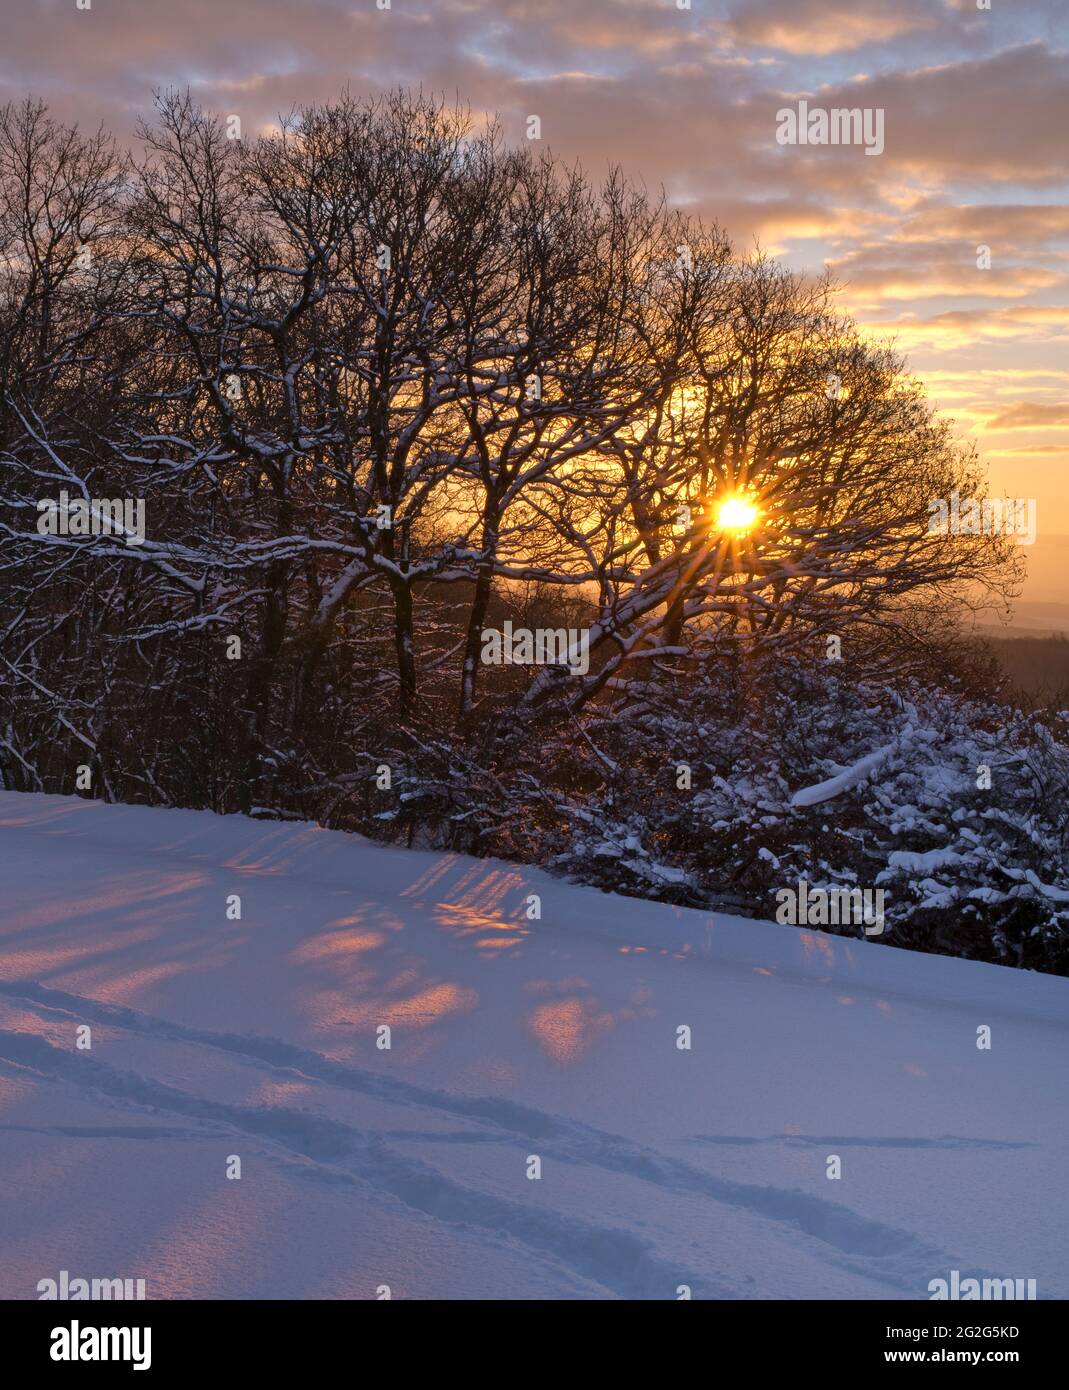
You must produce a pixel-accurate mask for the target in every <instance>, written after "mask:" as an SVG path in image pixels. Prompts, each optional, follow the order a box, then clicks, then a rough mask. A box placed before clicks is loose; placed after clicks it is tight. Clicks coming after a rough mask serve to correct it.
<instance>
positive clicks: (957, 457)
mask: <svg viewBox="0 0 1069 1390" xmlns="http://www.w3.org/2000/svg"><path fill="white" fill-rule="evenodd" d="M233 133H234V132H233V131H232V130H231V129H230V126H229V124H228V122H227V121H226V119H225V118H221V117H216V116H213V115H211V114H209V113H206V112H204V111H202V110H200V109H199V108H198V107H197V106H196V105H195V104H194V103H193V102H192V101H191V99H190V98H189V96H188V95H184V94H181V93H170V94H167V95H165V96H163V97H161V98H160V99H159V100H158V102H157V109H156V112H155V115H154V117H153V118H152V120H151V122H149V123H146V124H144V125H143V126H142V127H141V129H140V130H139V132H138V134H137V139H136V140H135V142H134V144H133V147H132V148H131V149H126V148H125V147H122V146H120V145H119V144H118V143H116V142H115V141H114V140H113V139H112V137H111V136H109V135H108V134H107V133H106V132H103V131H101V132H98V133H96V134H94V135H86V134H83V133H80V132H79V131H77V130H71V129H67V128H65V127H63V126H62V125H60V124H58V123H56V122H54V121H53V120H52V119H51V118H50V116H49V115H48V112H47V110H46V109H45V108H44V107H43V106H42V105H41V104H40V103H38V102H34V101H32V100H28V101H27V102H25V103H24V104H21V105H17V106H8V107H6V108H3V110H0V538H2V540H0V548H2V555H0V770H2V775H3V780H4V783H5V785H7V786H9V787H20V788H24V789H44V790H62V791H72V790H74V789H75V787H76V785H77V783H76V776H77V771H76V770H77V769H78V768H83V769H84V768H88V769H89V786H90V788H91V790H92V793H93V794H95V795H103V796H108V797H113V798H115V799H122V800H144V801H150V802H157V803H161V804H181V805H192V806H208V807H211V808H213V809H215V810H219V811H230V810H235V809H240V810H245V811H249V810H257V809H258V808H261V809H263V810H264V811H269V812H271V813H273V814H287V815H300V816H308V817H314V818H318V819H320V820H322V821H323V822H324V823H329V824H338V825H353V826H359V827H361V828H364V829H372V830H375V829H376V828H378V829H379V830H380V831H383V832H386V833H390V831H391V828H392V827H395V826H397V825H398V824H404V825H406V826H407V827H408V829H409V831H410V832H411V833H415V831H414V829H413V827H420V828H421V829H420V833H422V834H427V835H430V836H431V837H432V838H434V839H435V842H438V843H444V842H449V843H462V844H464V845H465V847H469V848H475V849H480V848H485V844H486V832H485V826H482V828H480V825H481V821H480V817H479V816H478V815H474V814H472V813H470V812H463V813H461V812H459V811H458V810H457V807H456V806H455V805H454V804H452V803H451V802H450V799H449V797H448V796H447V795H446V794H445V792H444V791H443V788H445V787H447V786H448V785H449V784H450V783H451V782H455V781H457V780H458V779H459V782H463V781H464V779H465V778H468V779H469V781H470V782H471V784H472V785H474V782H475V781H476V780H479V781H480V785H482V781H481V780H480V779H485V778H490V779H491V780H493V779H495V778H496V779H497V781H498V785H499V786H501V787H502V788H504V787H505V786H506V784H507V785H508V786H511V787H513V788H515V787H516V786H517V785H518V783H517V780H516V779H517V778H521V777H522V778H525V779H527V778H529V779H532V781H531V786H537V790H538V792H539V794H541V793H542V792H545V793H546V795H550V793H549V791H548V790H547V788H548V787H549V786H550V784H551V783H552V781H553V778H554V776H556V773H555V772H554V770H553V769H554V767H555V762H554V759H555V752H554V750H559V749H561V748H567V749H568V755H569V768H568V771H567V773H566V774H562V775H566V778H570V779H577V781H576V785H590V786H593V785H596V784H598V782H599V779H604V778H606V777H607V776H609V773H610V770H611V768H610V764H611V765H612V766H616V767H618V759H617V758H607V757H606V756H605V755H603V754H602V752H601V751H600V750H599V748H598V747H597V746H596V744H595V742H594V740H593V739H592V738H591V734H590V730H591V727H592V726H593V724H594V723H600V724H604V721H605V720H606V719H608V720H609V721H610V722H611V721H614V720H615V721H626V720H631V719H632V718H633V716H634V714H635V712H636V711H638V710H643V709H650V708H654V709H655V708H657V707H658V704H659V702H661V701H663V700H665V699H669V700H670V701H671V702H675V701H677V700H678V699H680V698H682V700H683V702H684V704H685V703H686V700H687V698H688V697H687V691H688V689H690V688H691V687H692V686H694V683H695V682H698V681H700V680H703V679H705V676H706V675H707V673H708V672H709V670H710V668H711V666H712V665H713V664H716V663H723V662H725V661H728V662H730V663H732V664H733V668H734V666H736V665H738V663H740V662H741V663H742V664H743V666H744V667H745V669H746V671H747V672H748V673H749V675H748V680H749V681H750V682H751V700H752V702H753V709H754V710H758V711H759V710H760V708H761V702H762V699H763V696H762V688H763V685H762V682H763V679H764V678H763V676H762V674H761V673H762V671H768V670H769V669H771V667H770V663H771V664H772V665H774V664H775V663H782V662H784V661H786V660H788V659H791V660H800V661H802V662H803V663H815V662H823V661H827V660H829V659H833V660H837V661H839V662H840V663H841V666H840V667H839V669H840V670H841V671H842V672H844V673H846V675H847V676H849V678H850V679H854V680H858V681H860V680H862V679H865V678H868V679H872V678H875V679H877V680H879V681H884V682H887V683H893V682H895V681H899V680H903V679H907V678H910V679H911V678H914V677H917V676H918V675H919V676H927V677H934V676H937V675H938V676H940V677H941V676H943V675H945V673H946V672H947V671H948V670H954V671H957V672H958V675H959V676H960V677H961V678H962V679H963V680H965V681H966V682H967V683H968V682H972V683H973V686H974V688H977V689H978V688H979V686H977V685H976V682H977V681H980V680H981V679H982V674H981V673H980V672H979V668H978V667H977V666H976V663H975V661H974V660H973V659H972V658H971V657H969V656H968V654H967V653H965V652H964V651H962V652H960V653H959V645H960V644H959V643H958V641H957V639H956V638H955V636H954V633H955V631H956V624H957V619H958V617H959V615H960V613H961V611H962V610H963V608H965V607H966V606H968V605H969V604H975V603H976V602H978V601H979V599H980V598H983V597H985V596H986V598H987V599H990V598H991V596H992V595H994V596H998V595H1000V594H1004V593H1006V592H1007V591H1008V590H1009V589H1010V587H1011V586H1012V584H1013V583H1014V582H1015V579H1016V578H1017V565H1016V561H1015V560H1014V558H1013V556H1014V551H1015V547H1013V545H1012V544H1011V543H1009V542H1007V541H1006V540H1005V538H1003V537H999V536H978V537H955V536H946V535H941V534H934V533H932V532H930V531H929V530H928V526H927V522H928V516H929V511H930V503H931V502H932V501H933V500H934V499H939V498H947V497H949V496H950V494H951V493H952V492H954V491H957V492H958V493H959V494H960V495H962V496H968V495H972V494H977V493H980V492H982V490H983V476H982V471H981V469H980V468H979V466H978V463H977V460H976V458H975V456H974V455H973V454H972V452H971V451H970V450H969V449H967V448H965V447H963V446H962V445H961V444H959V443H958V442H956V440H955V439H954V437H953V434H952V433H951V431H950V429H949V427H948V426H947V424H946V423H945V422H943V421H940V420H939V419H937V418H936V417H935V416H934V414H933V412H932V411H931V409H930V408H929V406H928V404H927V403H926V401H925V398H924V394H923V391H922V389H921V388H920V386H919V385H918V384H917V383H916V382H915V381H914V380H912V379H911V378H910V377H909V376H908V375H907V374H906V373H905V371H904V369H903V364H902V362H901V361H900V359H899V358H898V357H897V356H896V355H895V353H894V352H893V351H892V350H891V349H890V348H888V347H885V346H881V345H878V344H873V343H871V342H868V341H866V340H865V339H863V338H862V337H861V336H860V335H859V333H858V332H857V331H856V329H855V328H854V326H853V325H852V324H851V323H850V322H849V321H848V320H847V319H846V318H844V317H843V316H842V315H841V314H839V313H838V312H837V311H836V308H835V292H834V287H833V286H832V285H831V283H830V282H828V281H827V280H821V281H818V282H812V281H810V280H806V279H804V278H803V277H800V276H796V275H793V274H791V273H789V272H788V271H786V270H785V269H783V268H782V267H781V266H779V265H777V264H775V263H774V262H772V261H770V260H769V259H767V258H766V257H764V256H762V255H760V254H754V255H748V256H743V255H739V254H737V253H736V252H735V251H733V249H732V247H731V246H730V245H729V243H728V241H727V239H726V238H725V236H724V235H723V233H722V232H721V231H720V229H719V228H717V227H716V226H703V225H701V224H700V223H698V222H695V221H693V220H689V219H687V218H685V217H683V216H681V215H680V214H678V213H676V212H673V211H672V210H670V209H669V208H668V207H667V206H666V204H665V202H664V200H663V199H661V198H658V197H654V196H652V195H650V194H649V193H648V192H647V191H646V190H644V189H642V188H639V187H636V186H634V185H633V184H631V183H629V182H628V181H627V180H626V179H625V178H624V177H623V176H622V175H621V174H620V173H618V172H612V173H610V174H609V176H608V177H607V178H606V179H605V180H604V181H603V182H602V183H600V184H595V183H593V182H592V181H591V180H590V179H589V178H587V177H586V176H585V174H584V173H583V172H582V171H581V170H579V169H577V168H574V167H569V166H565V165H563V164H561V163H560V162H558V161H556V160H554V159H553V158H552V157H551V156H549V155H548V154H544V153H541V152H540V150H539V148H538V147H537V146H535V145H534V144H526V145H525V146H524V147H523V148H519V149H517V148H509V147H507V146H506V145H505V143H504V142H503V140H502V138H501V136H500V133H499V131H498V130H497V129H496V128H495V127H494V126H493V125H490V126H485V125H479V124H475V123H473V122H472V121H471V120H470V119H469V117H468V116H467V115H466V114H465V113H464V112H462V111H459V110H456V109H453V108H450V107H448V106H446V105H444V104H442V103H440V102H437V101H434V100H430V99H428V98H426V97H423V96H413V95H410V94H406V93H403V92H398V93H395V94H393V95H391V96H389V97H387V98H385V99H382V100H378V101H369V102H363V101H357V100H354V99H352V98H350V97H348V96H345V97H343V98H341V99H339V100H338V101H336V102H331V103H327V104H324V105H320V106H312V107H307V108H302V109H300V110H298V111H296V112H294V113H293V115H292V116H291V117H290V118H289V119H288V120H286V121H284V122H282V124H281V126H280V128H279V129H278V130H277V131H275V132H274V133H272V134H269V135H264V136H260V137H258V138H255V139H252V138H247V139H241V138H237V139H232V138H230V135H231V134H233ZM62 494H65V495H66V498H67V499H68V502H69V501H70V500H71V499H78V500H79V501H80V502H81V503H84V506H85V509H86V510H87V512H90V513H91V514H93V515H94V516H97V515H103V514H105V513H106V511H107V509H106V508H103V509H102V508H101V506H100V504H101V502H107V501H117V500H122V499H127V500H133V501H140V500H143V501H144V525H145V534H144V538H143V540H141V541H140V543H130V542H131V541H132V540H140V538H134V537H131V536H130V535H128V534H123V532H122V530H121V529H118V530H116V529H114V528H113V529H112V530H111V531H110V532H109V531H108V530H107V528H101V529H100V533H99V534H92V533H90V534H81V532H80V529H79V528H77V527H75V526H64V527H57V526H55V525H50V526H47V527H44V526H42V524H41V523H42V516H43V512H42V507H43V506H44V505H45V504H47V502H48V501H49V500H51V502H52V504H53V508H54V507H55V503H56V500H57V499H59V498H60V497H61V495H62ZM732 497H736V498H741V499H744V500H745V501H746V502H747V504H748V505H750V506H752V507H753V508H754V509H755V521H754V524H753V525H752V527H749V528H747V529H745V530H743V529H731V528H729V527H728V528H726V527H724V526H722V525H721V524H720V523H719V520H718V518H719V509H720V507H721V505H722V503H723V502H724V501H725V500H726V499H728V498H732ZM53 515H55V513H54V512H53ZM94 529H97V528H94ZM506 619H508V620H510V621H512V622H514V623H516V624H518V625H522V626H525V627H528V628H531V629H536V628H546V627H548V628H553V629H558V628H562V627H564V628H568V629H570V630H571V632H572V634H573V635H574V636H575V637H576V638H577V639H580V640H581V644H582V648H583V651H584V653H586V654H587V656H588V660H587V661H586V662H585V663H584V666H585V669H584V668H583V667H580V666H579V665H576V664H573V665H572V666H568V665H566V664H562V663H560V662H557V663H555V664H548V665H547V664H544V665H541V666H534V667H526V666H517V665H512V666H509V665H504V666H491V665H486V664H485V663H484V661H483V660H482V657H483V653H484V633H485V632H486V631H487V629H488V628H492V627H495V626H500V625H501V624H502V623H503V622H504V621H505V620H506ZM703 673H704V674H703ZM695 688H696V687H695ZM641 752H642V756H646V755H647V754H648V753H651V752H653V753H655V752H656V750H655V749H653V750H651V749H646V750H641ZM521 764H522V772H521V770H520V765H521ZM580 764H581V766H580ZM402 767H403V768H404V769H406V770H407V771H406V773H405V775H406V776H407V777H409V779H410V780H409V783H408V790H407V792H406V793H405V795H406V796H407V797H408V799H407V800H403V801H398V800H397V799H396V797H397V795H398V793H396V791H394V792H392V793H390V794H392V795H394V796H395V800H394V801H393V802H392V803H391V802H389V801H388V799H387V800H384V796H385V795H386V792H387V790H388V789H386V788H384V787H381V786H380V785H379V782H386V783H389V784H390V786H391V787H393V788H396V786H397V785H398V780H404V779H403V778H401V779H395V778H394V776H393V772H394V770H397V769H400V768H402ZM476 767H477V768H478V770H479V771H478V777H476V774H475V771H474V769H475V768H476ZM382 768H385V769H386V772H385V773H383V772H382V771H381V769H382ZM419 775H423V776H424V779H425V785H424V787H423V789H422V791H421V790H419V789H418V788H416V787H415V786H414V785H413V784H412V781H411V778H413V777H418V776H419ZM83 776H84V774H83ZM524 785H527V784H526V783H525V784H524ZM529 789H530V788H529ZM491 843H495V842H493V841H492V838H491Z"/></svg>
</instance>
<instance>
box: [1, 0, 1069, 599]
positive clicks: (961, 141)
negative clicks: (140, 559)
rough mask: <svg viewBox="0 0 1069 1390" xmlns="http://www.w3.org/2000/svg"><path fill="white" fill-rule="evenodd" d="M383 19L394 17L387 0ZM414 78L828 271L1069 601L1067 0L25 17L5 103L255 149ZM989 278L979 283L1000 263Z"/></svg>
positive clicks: (363, 3) (108, 3)
mask: <svg viewBox="0 0 1069 1390" xmlns="http://www.w3.org/2000/svg"><path fill="white" fill-rule="evenodd" d="M380 3H381V0H380ZM346 84H349V85H350V86H351V87H352V89H353V90H354V92H356V93H358V94H365V93H368V92H373V91H375V90H378V89H382V88H385V87H390V86H395V85H398V84H403V85H406V86H419V85H422V87H423V88H424V89H425V90H428V91H432V92H436V93H445V94H446V95H447V96H448V97H450V98H452V97H454V96H459V98H460V99H461V100H462V101H463V102H465V103H467V104H470V105H471V107H472V109H473V110H474V111H475V112H476V113H477V114H479V115H481V114H483V113H494V112H496V113H498V114H499V115H500V116H501V118H502V120H503V122H504V125H505V129H506V131H507V133H508V134H509V136H510V137H512V138H514V139H517V140H518V139H522V138H524V130H525V121H526V118H527V116H528V115H531V114H537V115H539V116H540V117H541V120H542V134H543V139H544V141H545V143H546V144H547V145H548V146H549V147H550V148H552V149H553V150H554V151H555V152H557V153H559V154H561V155H564V156H566V157H574V156H578V157H579V158H580V159H581V160H582V162H583V163H584V164H585V165H586V167H587V168H588V169H589V170H590V171H591V172H593V173H597V172H599V171H600V170H602V169H604V168H605V167H606V166H607V165H608V164H609V163H610V162H615V163H620V164H622V165H623V166H624V168H625V169H626V170H627V171H628V172H629V173H630V174H632V175H633V176H635V177H636V178H642V179H644V180H645V182H646V183H647V184H648V185H650V186H658V185H662V184H663V185H664V187H665V189H666V191H667V193H668V195H669V197H670V198H671V200H672V201H673V202H675V203H677V204H679V205H685V206H686V207H688V208H689V209H691V210H693V211H695V212H700V213H702V214H703V215H706V216H708V217H715V218H716V219H717V220H718V221H719V222H720V223H721V225H722V226H723V227H724V228H725V230H726V231H727V232H728V233H729V235H730V236H731V237H732V239H733V240H734V241H735V243H736V245H738V246H739V247H740V248H745V247H747V246H749V245H750V244H751V243H752V241H753V239H754V238H757V239H758V240H759V242H760V243H761V244H762V245H763V246H764V247H765V248H766V249H768V250H770V251H772V252H774V253H775V254H777V255H781V256H782V257H783V258H784V259H785V260H786V261H787V262H788V263H789V264H791V265H793V266H797V267H800V268H805V269H811V270H819V269H820V268H821V267H822V266H823V265H824V264H828V265H830V266H831V268H832V269H833V271H834V272H835V274H836V276H837V277H838V279H839V281H840V282H841V283H842V285H843V287H844V291H843V301H842V302H843V304H844V307H847V308H849V309H850V311H851V312H853V313H854V314H855V316H856V317H857V318H858V319H859V321H860V322H861V323H862V324H863V325H864V326H865V327H866V328H867V329H869V330H870V331H871V332H873V333H876V334H880V335H890V336H893V337H894V338H895V339H896V340H897V342H898V345H899V346H900V348H901V349H902V350H903V351H904V352H905V353H906V354H907V357H908V360H909V363H910V366H911V367H912V369H913V370H914V371H915V372H916V373H917V374H918V375H920V376H921V377H922V378H923V379H924V380H925V382H926V383H927V385H928V388H929V391H930V393H931V395H932V397H933V398H934V399H935V400H936V401H937V402H938V403H939V405H940V406H941V407H942V408H944V409H945V410H946V411H947V412H948V413H950V414H952V415H953V416H954V417H955V419H956V420H957V421H958V424H959V427H960V429H961V431H962V433H964V434H967V435H968V436H969V437H971V438H972V439H973V440H975V442H976V443H977V445H978V446H979V447H980V449H981V451H982V453H983V455H984V457H985V458H986V459H987V460H988V462H989V465H990V470H991V482H992V491H993V492H1001V491H1007V492H1009V493H1011V494H1012V495H1013V496H1026V497H1035V498H1036V499H1037V504H1038V522H1039V536H1040V540H1039V543H1038V544H1037V545H1036V546H1035V547H1033V549H1032V554H1031V555H1030V556H1029V558H1030V561H1031V562H1032V569H1033V573H1032V577H1031V579H1030V581H1029V585H1028V588H1027V589H1026V592H1025V597H1026V598H1031V599H1035V600H1043V599H1060V600H1061V601H1063V602H1069V579H1067V578H1066V569H1067V565H1066V561H1067V559H1069V542H1066V540H1065V536H1066V533H1069V469H1067V457H1066V453H1067V444H1069V391H1067V389H1066V388H1067V380H1069V351H1067V342H1069V328H1067V324H1069V312H1067V309H1066V305H1067V304H1069V287H1067V283H1066V281H1067V278H1069V275H1067V272H1069V198H1067V196H1066V182H1067V178H1066V167H1065V166H1066V158H1065V156H1066V151H1067V149H1069V5H1067V3H1066V0H991V8H990V10H983V9H978V8H977V0H887V3H878V0H872V3H867V4H866V3H863V0H691V8H690V9H689V10H680V9H678V8H677V3H676V0H391V8H390V9H389V10H386V11H383V10H379V9H378V8H377V7H376V0H288V2H287V0H225V3H222V2H221V0H156V3H153V4H145V3H143V0H92V5H91V9H89V10H88V11H86V10H79V9H77V7H76V0H24V3H22V4H19V5H17V6H15V5H12V6H9V7H5V14H4V43H3V51H2V52H0V96H2V97H3V99H8V98H12V97H16V98H17V97H21V96H22V95H24V94H25V93H26V92H28V91H32V92H33V93H35V94H37V95H39V96H42V97H44V98H45V99H46V100H47V101H48V102H49V103H50V105H51V107H52V109H53V112H54V114H56V115H57V116H60V117H62V118H64V119H67V120H77V121H78V122H79V123H80V124H82V125H83V126H95V125H96V124H97V123H99V122H100V121H104V122H105V123H107V124H108V125H109V126H111V127H112V128H113V129H114V130H115V131H116V133H117V134H119V135H120V136H122V137H123V138H128V137H129V136H130V135H131V134H132V132H133V129H134V126H135V123H136V120H137V117H138V115H140V114H142V113H144V112H145V111H146V109H147V108H148V107H149V104H150V102H151V95H152V91H153V89H154V88H158V87H166V86H170V85H179V86H187V85H188V86H189V87H191V88H192V89H193V91H194V92H195V94H196V95H197V96H198V97H199V99H200V100H201V101H202V102H203V103H204V104H205V105H206V106H209V107H211V108H213V109H216V110H218V111H220V112H223V113H226V114H230V113H236V114H239V115H240V116H241V118H242V122H243V126H244V128H245V130H246V131H250V130H255V129H257V128H260V127H266V126H268V125H270V124H272V123H273V121H274V119H275V118H276V117H277V115H278V113H279V112H280V111H287V110H288V109H289V108H290V107H291V106H292V105H293V104H294V103H296V102H299V101H308V100H312V99H320V98H327V97H331V96H334V95H336V94H337V93H338V92H339V90H340V89H341V88H342V87H344V86H345V85H346ZM800 98H806V99H808V101H809V103H810V105H811V106H816V105H819V106H822V107H835V106H848V107H853V106H859V107H881V108H883V109H884V112H885V137H884V138H885V149H884V152H883V153H882V154H881V155H879V156H877V157H871V156H867V155H866V154H865V151H864V149H862V148H860V147H857V146H847V147H839V148H836V147H808V148H803V147H800V146H786V147H785V146H780V145H778V144H777V142H776V113H777V111H778V110H779V109H780V108H781V107H783V106H786V105H794V104H795V103H796V102H797V101H798V100H799V99H800ZM981 244H984V245H987V246H989V247H990V248H991V261H992V264H991V268H990V269H989V270H981V269H978V268H977V247H978V246H980V245H981Z"/></svg>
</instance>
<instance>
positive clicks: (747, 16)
mask: <svg viewBox="0 0 1069 1390" xmlns="http://www.w3.org/2000/svg"><path fill="white" fill-rule="evenodd" d="M938 22H939V15H938V11H937V9H934V8H933V6H932V5H931V4H924V3H922V0H900V3H898V4H896V5H894V6H890V5H883V6H874V5H867V6H866V5H859V4H858V3H857V0H762V2H761V3H759V4H751V5H745V6H740V7H739V8H738V9H736V10H735V12H734V13H733V14H732V16H731V21H730V25H731V30H732V33H733V35H734V37H735V39H736V41H737V42H739V43H742V44H751V43H752V44H758V45H760V46H762V47H765V48H776V49H780V50H781V51H782V52H784V53H791V54H796V55H808V54H812V55H815V56H818V57H822V56H824V55H826V54H829V53H843V52H848V51H850V50H853V49H857V48H862V47H864V46H865V45H867V44H874V43H875V44H880V43H886V42H887V41H888V40H889V39H897V38H900V37H901V36H903V35H905V34H914V33H917V32H918V31H922V30H928V29H932V28H934V27H935V26H936V24H937V23H938Z"/></svg>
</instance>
